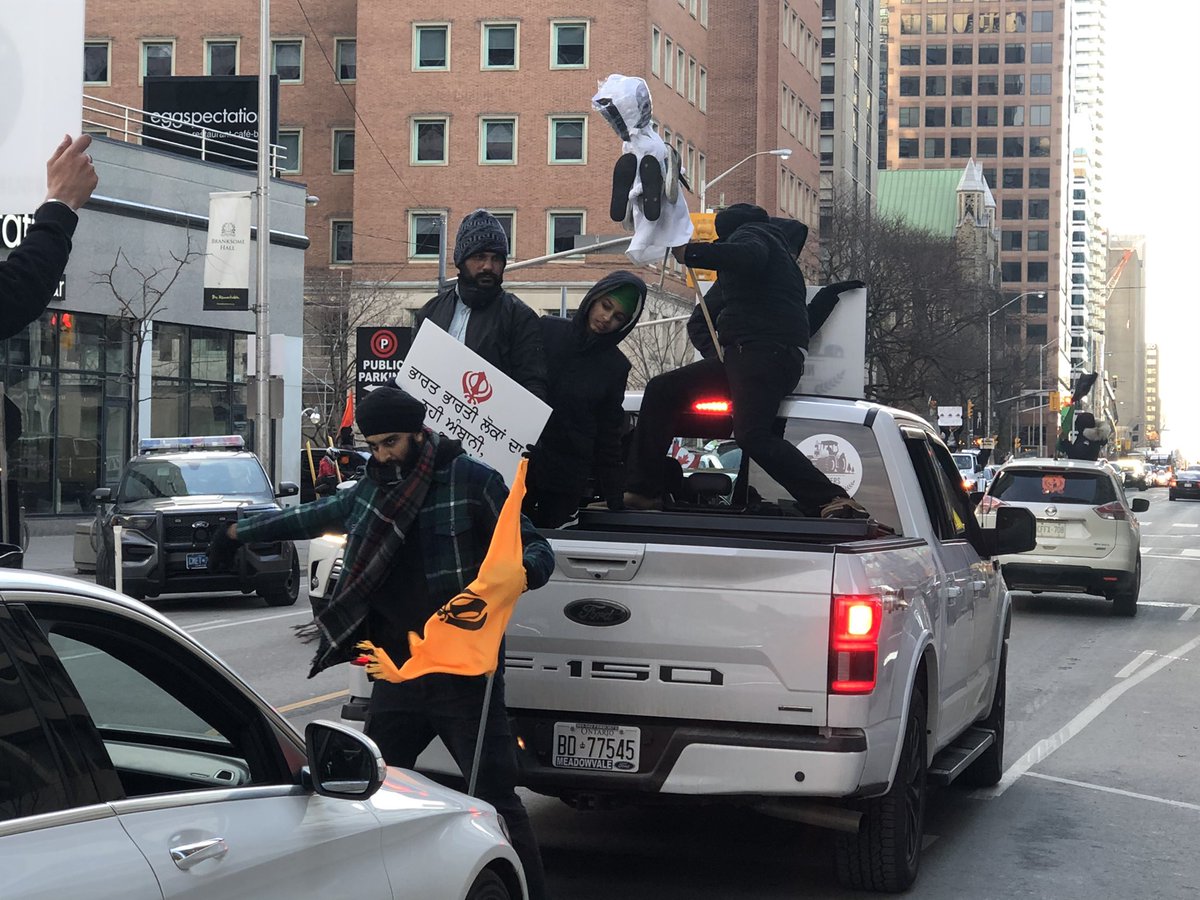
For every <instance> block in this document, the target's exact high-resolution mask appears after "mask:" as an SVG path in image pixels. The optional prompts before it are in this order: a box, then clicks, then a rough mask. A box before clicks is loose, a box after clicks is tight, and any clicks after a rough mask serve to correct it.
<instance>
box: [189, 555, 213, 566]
mask: <svg viewBox="0 0 1200 900" xmlns="http://www.w3.org/2000/svg"><path fill="white" fill-rule="evenodd" d="M187 567H188V568H189V569H207V568H208V554H207V553H189V554H188V555H187Z"/></svg>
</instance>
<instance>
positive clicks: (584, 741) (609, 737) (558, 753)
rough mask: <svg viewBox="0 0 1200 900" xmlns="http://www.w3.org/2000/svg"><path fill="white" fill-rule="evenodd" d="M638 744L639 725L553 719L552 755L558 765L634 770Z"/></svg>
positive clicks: (606, 769)
mask: <svg viewBox="0 0 1200 900" xmlns="http://www.w3.org/2000/svg"><path fill="white" fill-rule="evenodd" d="M641 745H642V732H641V729H640V728H633V727H630V726H627V725H592V724H589V723H586V722H555V723H554V747H553V751H554V752H553V753H552V754H551V756H552V759H553V761H554V767H555V768H558V769H595V770H597V771H600V772H636V771H637V769H638V757H639V756H640V754H641Z"/></svg>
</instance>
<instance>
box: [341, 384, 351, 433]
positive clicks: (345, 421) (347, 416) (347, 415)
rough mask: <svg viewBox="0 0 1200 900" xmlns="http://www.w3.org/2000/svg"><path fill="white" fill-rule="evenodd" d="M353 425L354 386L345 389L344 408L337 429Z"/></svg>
mask: <svg viewBox="0 0 1200 900" xmlns="http://www.w3.org/2000/svg"><path fill="white" fill-rule="evenodd" d="M352 427H354V388H351V389H350V390H348V391H346V410H345V412H343V413H342V424H341V425H339V426H338V430H339V431H341V430H342V429H343V428H352Z"/></svg>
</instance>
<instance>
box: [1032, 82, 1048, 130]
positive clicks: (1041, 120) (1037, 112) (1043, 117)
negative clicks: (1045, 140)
mask: <svg viewBox="0 0 1200 900" xmlns="http://www.w3.org/2000/svg"><path fill="white" fill-rule="evenodd" d="M1036 77H1037V76H1036V75H1035V76H1034V78H1036ZM1029 124H1030V125H1049V124H1050V107H1049V106H1031V107H1029Z"/></svg>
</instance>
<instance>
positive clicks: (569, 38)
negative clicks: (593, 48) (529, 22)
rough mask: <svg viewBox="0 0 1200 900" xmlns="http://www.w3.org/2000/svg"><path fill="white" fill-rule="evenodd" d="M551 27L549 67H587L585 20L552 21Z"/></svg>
mask: <svg viewBox="0 0 1200 900" xmlns="http://www.w3.org/2000/svg"><path fill="white" fill-rule="evenodd" d="M551 29H552V31H553V34H552V36H551V45H550V68H552V69H585V68H587V64H588V33H587V32H588V28H587V22H554V23H553V24H552V25H551Z"/></svg>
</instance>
